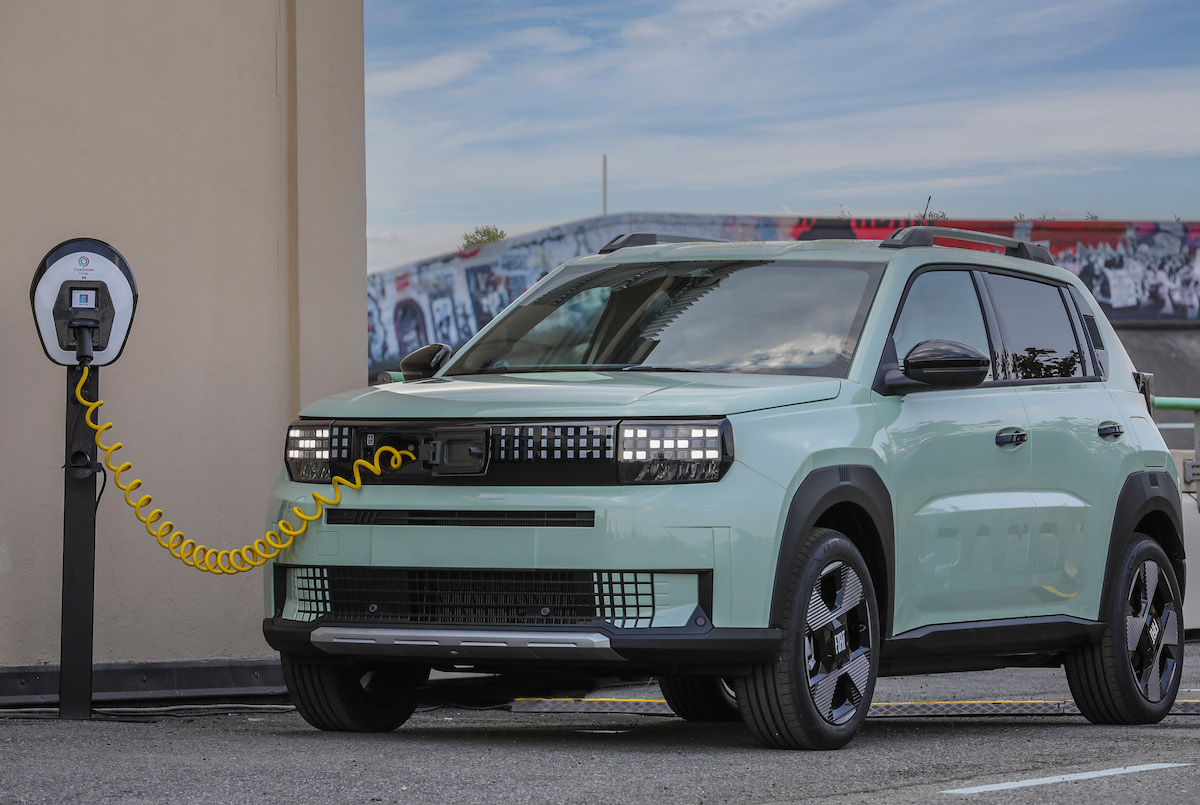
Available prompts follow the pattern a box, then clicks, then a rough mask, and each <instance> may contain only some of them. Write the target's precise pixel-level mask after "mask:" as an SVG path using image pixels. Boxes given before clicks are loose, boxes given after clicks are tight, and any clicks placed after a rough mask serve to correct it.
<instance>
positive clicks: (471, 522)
mask: <svg viewBox="0 0 1200 805" xmlns="http://www.w3.org/2000/svg"><path fill="white" fill-rule="evenodd" d="M325 522H326V523H328V524H330V525H408V526H475V527H479V528H483V527H493V526H508V527H514V526H521V527H525V528H539V527H544V528H592V527H593V526H595V525H596V513H595V512H590V511H519V510H511V511H510V510H504V511H420V510H418V511H412V510H404V509H327V510H326V512H325Z"/></svg>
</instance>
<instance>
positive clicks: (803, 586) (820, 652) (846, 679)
mask: <svg viewBox="0 0 1200 805" xmlns="http://www.w3.org/2000/svg"><path fill="white" fill-rule="evenodd" d="M782 625H783V633H784V639H783V641H782V645H781V646H780V650H779V652H778V654H777V655H776V657H775V659H774V661H773V662H770V663H764V664H762V665H759V666H756V667H755V668H754V669H753V670H752V672H751V673H750V674H749V675H748V676H746V677H742V678H739V679H738V681H737V701H738V706H739V707H740V708H741V711H742V718H743V720H745V722H746V724H747V725H748V726H749V727H750V729H751V731H752V732H753V733H754V734H755V736H756V737H757V738H758V739H759V740H760V741H762V742H763V743H764V744H766V745H767V746H771V747H776V748H780V749H837V748H840V747H842V746H845V745H846V744H847V743H849V742H850V740H851V739H852V738H853V737H854V735H855V733H857V732H858V729H859V727H860V726H861V725H862V722H863V719H864V718H865V717H866V714H867V710H868V709H869V708H870V706H871V696H872V694H873V692H874V689H875V677H876V675H877V673H878V669H879V652H878V645H879V614H878V606H877V603H876V600H875V591H874V588H873V586H872V583H871V575H870V573H869V572H868V570H867V566H866V563H865V562H864V561H863V558H862V555H861V554H860V553H859V551H858V549H857V548H856V547H855V546H854V544H853V543H852V542H851V541H850V540H849V539H847V538H846V537H845V536H844V535H843V534H841V533H840V532H838V531H834V530H832V529H827V528H817V529H813V531H812V533H811V534H809V537H808V540H807V541H806V542H805V545H804V546H803V547H802V548H801V551H800V557H799V561H798V562H797V567H796V568H795V570H794V571H793V576H792V581H791V584H790V585H789V606H788V608H787V610H786V611H785V614H784V619H783V624H782Z"/></svg>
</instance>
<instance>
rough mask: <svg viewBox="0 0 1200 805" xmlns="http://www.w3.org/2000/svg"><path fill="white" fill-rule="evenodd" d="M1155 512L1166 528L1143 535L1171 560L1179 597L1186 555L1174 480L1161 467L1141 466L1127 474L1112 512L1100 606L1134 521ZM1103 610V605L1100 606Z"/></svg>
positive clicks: (1106, 598) (1109, 592) (1106, 597)
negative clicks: (1144, 468) (1164, 522)
mask: <svg viewBox="0 0 1200 805" xmlns="http://www.w3.org/2000/svg"><path fill="white" fill-rule="evenodd" d="M1151 515H1158V517H1157V518H1155V519H1159V520H1161V519H1162V518H1165V519H1166V521H1167V523H1168V524H1169V529H1170V531H1169V532H1164V531H1163V530H1161V529H1159V530H1157V531H1155V532H1154V533H1149V534H1147V535H1146V536H1148V537H1150V538H1152V539H1153V540H1154V541H1155V542H1157V543H1158V544H1159V546H1160V547H1161V548H1162V549H1163V553H1165V554H1166V555H1167V558H1168V559H1169V560H1170V561H1171V567H1172V569H1174V571H1175V578H1176V580H1177V581H1178V582H1179V596H1180V599H1181V600H1182V598H1183V594H1184V588H1185V586H1186V583H1187V558H1186V556H1185V554H1184V547H1183V508H1182V501H1181V500H1180V497H1179V489H1178V487H1176V486H1175V480H1174V479H1173V478H1172V477H1171V475H1170V473H1168V472H1167V471H1166V470H1165V469H1162V470H1142V471H1139V472H1135V473H1133V474H1131V475H1130V476H1129V477H1128V478H1126V479H1125V484H1124V486H1122V487H1121V494H1120V495H1118V497H1117V506H1116V510H1115V512H1114V513H1113V525H1112V534H1111V536H1110V537H1109V541H1108V558H1107V559H1106V561H1105V566H1104V588H1103V591H1102V594H1101V596H1100V602H1101V603H1100V606H1101V608H1103V606H1104V602H1105V601H1109V600H1111V595H1112V591H1113V585H1114V584H1116V575H1117V573H1118V572H1119V570H1120V566H1121V558H1122V557H1124V555H1125V551H1126V550H1128V548H1129V545H1130V543H1131V542H1132V540H1133V534H1134V532H1135V530H1136V529H1137V526H1138V523H1140V522H1142V521H1143V520H1144V519H1145V518H1146V517H1147V516H1151ZM1102 611H1103V609H1102Z"/></svg>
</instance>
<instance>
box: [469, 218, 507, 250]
mask: <svg viewBox="0 0 1200 805" xmlns="http://www.w3.org/2000/svg"><path fill="white" fill-rule="evenodd" d="M506 237H508V234H507V233H506V232H505V231H504V230H503V229H501V228H500V227H498V226H493V225H492V224H485V225H484V226H477V227H475V228H474V229H472V230H471V231H470V232H464V233H463V236H462V243H461V244H460V245H459V247H458V250H459V251H461V252H465V251H466V250H468V249H474V248H475V247H476V246H483V245H484V244H487V243H499V242H500V241H502V240H504V239H505V238H506Z"/></svg>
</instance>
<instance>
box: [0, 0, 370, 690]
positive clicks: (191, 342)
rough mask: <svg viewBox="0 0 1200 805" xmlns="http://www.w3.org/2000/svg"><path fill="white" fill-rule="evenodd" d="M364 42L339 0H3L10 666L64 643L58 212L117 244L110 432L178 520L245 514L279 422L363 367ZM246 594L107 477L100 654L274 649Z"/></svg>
mask: <svg viewBox="0 0 1200 805" xmlns="http://www.w3.org/2000/svg"><path fill="white" fill-rule="evenodd" d="M362 48H363V30H362V7H361V4H360V3H357V2H352V1H349V0H204V1H203V2H197V1H196V0H192V1H191V2H185V0H172V1H171V2H166V1H165V0H105V2H102V3H101V2H94V0H47V1H46V2H24V0H0V255H3V256H2V257H0V278H3V281H4V282H5V283H7V290H6V291H5V292H3V293H0V423H2V427H3V430H2V434H3V435H0V457H2V460H0V612H3V613H4V615H3V617H0V667H5V666H18V665H31V664H40V663H51V664H55V663H57V662H58V640H59V637H58V630H59V609H60V588H61V567H62V551H61V545H62V470H61V469H60V467H61V465H62V451H63V429H64V397H65V393H66V392H65V386H66V374H67V371H68V370H67V369H65V368H63V367H60V366H56V365H54V364H52V363H50V362H49V361H48V360H47V359H46V357H45V356H44V355H43V354H42V350H41V347H40V345H39V342H38V339H37V334H36V330H35V327H34V324H33V319H32V316H31V313H30V307H29V286H30V282H31V280H32V278H33V272H34V270H35V269H36V268H37V265H38V262H39V261H40V260H41V258H42V257H43V256H44V255H45V253H46V252H47V251H48V250H49V249H50V248H51V247H53V246H55V245H56V244H58V243H59V242H61V241H64V240H67V239H69V238H73V237H94V238H99V239H101V240H105V241H107V242H109V243H111V244H112V245H113V246H114V247H116V248H117V249H118V250H119V251H121V252H122V253H123V254H124V256H125V258H126V259H127V260H128V261H129V264H130V266H131V268H132V270H133V272H134V275H135V277H136V279H137V282H138V286H139V291H140V299H139V304H138V309H137V317H136V319H135V320H134V322H133V327H132V330H131V332H130V337H129V341H128V344H127V346H126V348H125V352H124V354H123V356H122V357H121V359H120V360H119V361H118V362H117V363H115V364H113V365H111V366H108V367H105V368H103V369H102V370H101V373H100V396H101V397H102V398H103V399H104V400H105V405H104V407H103V408H102V409H101V414H102V419H110V420H112V421H113V422H114V423H115V427H114V429H113V430H112V431H109V434H111V435H112V437H113V438H115V439H116V440H119V441H121V442H124V443H125V445H126V447H125V448H124V449H122V450H121V451H120V453H119V454H118V455H119V456H120V458H121V459H123V460H128V461H131V462H133V470H132V474H134V475H136V476H137V477H140V478H142V479H143V480H144V482H145V486H144V488H143V489H144V491H146V492H149V493H150V494H152V495H153V497H154V504H155V505H156V506H161V507H162V508H163V509H165V510H166V512H167V516H168V517H170V518H171V519H173V520H174V521H175V522H176V523H177V524H178V525H179V527H180V528H181V529H182V530H183V531H184V532H186V534H187V535H188V536H189V537H193V538H195V539H197V540H199V541H202V542H205V543H207V544H209V545H219V546H234V545H241V544H245V543H246V542H248V541H250V540H252V539H254V538H256V537H259V536H261V535H262V533H263V525H264V518H265V514H266V496H267V492H268V490H269V488H270V486H271V484H272V482H273V480H274V478H275V476H276V474H277V473H278V471H279V467H280V461H281V449H282V440H283V435H284V429H285V427H286V426H287V423H288V422H290V421H291V419H292V417H293V416H294V415H295V413H296V411H297V410H298V408H299V407H300V405H302V404H304V403H307V402H309V401H311V400H313V399H316V398H318V397H321V396H324V395H326V394H329V393H331V392H333V391H337V390H342V389H345V388H349V387H353V386H358V385H362V384H363V380H364V379H365V377H366V328H365V326H364V325H365V299H366V271H365V265H366V244H365V238H364V230H365V221H366V201H365V189H364V188H365V176H364V171H365V167H364V150H363V84H362V79H363V72H362V65H363V52H362ZM106 435H108V434H106ZM261 596H262V584H261V578H260V573H259V572H254V573H249V574H243V575H240V576H236V577H219V576H213V575H209V574H204V573H199V572H196V571H195V570H191V569H189V568H187V567H185V566H184V565H182V564H181V563H180V562H179V561H178V560H176V559H174V558H172V557H171V556H169V555H168V554H167V553H166V552H165V551H163V550H162V549H160V548H159V547H158V546H157V545H156V543H155V542H154V540H153V539H152V538H151V537H149V536H148V535H147V534H146V533H145V531H144V530H143V529H142V527H141V525H140V523H138V522H137V521H136V520H135V519H134V518H133V515H132V512H131V510H130V509H129V508H128V507H127V506H126V505H125V504H124V503H123V502H121V499H120V495H119V493H117V492H114V487H113V484H112V481H111V478H110V479H109V485H108V491H107V492H106V493H105V495H104V499H103V501H102V503H101V505H100V508H99V512H98V515H97V557H96V616H95V659H96V661H97V662H106V661H113V662H138V661H152V660H179V659H207V658H240V657H265V656H269V655H270V650H269V648H268V647H267V646H266V644H265V643H264V642H263V640H262V635H261V629H260V624H261V618H262V604H261Z"/></svg>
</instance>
